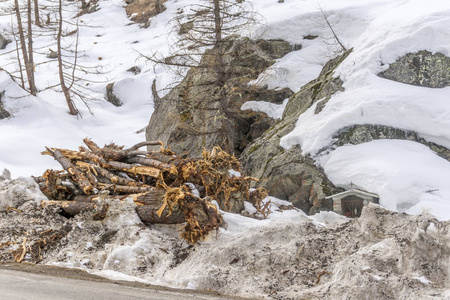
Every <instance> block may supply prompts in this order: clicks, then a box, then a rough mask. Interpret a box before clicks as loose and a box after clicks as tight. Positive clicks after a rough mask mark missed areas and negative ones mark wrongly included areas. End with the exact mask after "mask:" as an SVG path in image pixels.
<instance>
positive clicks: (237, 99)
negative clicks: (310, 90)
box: [146, 39, 292, 157]
mask: <svg viewBox="0 0 450 300" xmlns="http://www.w3.org/2000/svg"><path fill="white" fill-rule="evenodd" d="M221 47H224V48H223V49H220V51H223V52H224V53H225V55H224V61H225V65H226V66H227V67H226V71H225V74H226V75H225V77H226V78H225V84H224V85H223V86H222V87H219V86H217V85H216V84H214V82H212V81H211V78H215V73H214V70H211V68H206V67H204V68H203V67H202V66H208V65H212V64H211V61H210V60H212V59H214V56H213V55H209V54H210V53H207V55H205V56H204V58H203V60H202V62H201V64H200V68H193V69H191V70H190V71H189V72H188V73H187V75H186V77H185V78H184V79H183V81H182V82H181V83H180V84H179V85H177V86H176V87H175V88H173V89H172V90H171V91H170V92H169V93H168V94H167V95H166V96H165V97H164V98H162V99H155V111H154V113H153V115H152V117H151V120H150V124H149V126H148V127H147V134H146V137H147V140H160V141H162V142H163V143H165V144H168V145H170V147H171V148H172V150H174V151H175V152H176V153H185V154H187V155H189V156H192V157H195V156H199V155H200V154H201V153H202V151H203V149H204V148H206V149H207V150H211V149H212V148H213V147H214V146H220V147H221V148H222V149H224V150H225V151H227V152H228V153H234V154H236V155H239V154H240V153H241V152H242V151H243V149H244V148H245V147H246V146H247V145H248V144H249V143H250V142H251V141H253V140H254V139H255V138H257V137H259V136H260V135H261V134H262V133H263V132H264V131H266V130H267V129H269V127H270V126H272V125H273V124H274V123H275V120H273V119H271V118H269V117H268V116H267V115H266V114H265V113H262V112H255V111H251V110H244V111H242V110H241V109H240V108H241V106H242V105H243V104H244V103H245V102H247V101H250V100H253V101H254V100H264V101H268V102H272V103H277V104H279V103H282V102H283V100H284V99H286V98H288V97H290V96H291V95H292V92H291V91H290V90H289V89H282V90H270V89H267V88H264V87H257V86H251V85H249V84H248V83H249V82H250V81H251V80H252V79H256V78H257V77H258V75H259V74H260V73H261V72H262V71H264V70H265V69H266V68H268V67H269V66H270V65H271V64H273V63H274V62H275V59H278V58H280V57H282V56H284V55H285V54H287V53H288V52H290V51H291V50H292V47H291V45H290V44H289V43H287V42H285V41H282V40H268V41H267V40H258V41H251V40H249V39H238V40H228V42H226V43H223V45H221ZM224 103H225V107H226V108H225V109H222V107H223V106H222V105H224Z"/></svg>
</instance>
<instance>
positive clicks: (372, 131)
mask: <svg viewBox="0 0 450 300" xmlns="http://www.w3.org/2000/svg"><path fill="white" fill-rule="evenodd" d="M381 139H391V140H392V139H394V140H409V141H414V142H417V143H421V144H423V145H425V146H427V147H428V148H430V149H431V150H433V151H434V152H436V154H437V155H439V156H440V157H442V158H444V159H446V160H448V161H450V150H449V149H447V148H445V147H444V146H441V145H438V144H435V143H432V142H429V141H427V140H425V139H424V138H422V137H420V136H419V135H418V134H417V133H416V132H414V131H411V130H404V129H400V128H394V127H391V126H384V125H373V124H364V125H353V126H349V127H345V128H343V129H341V130H340V131H339V132H337V133H336V134H335V135H334V136H333V140H336V142H335V143H334V144H333V145H335V146H343V145H346V144H351V145H358V144H362V143H367V142H370V141H373V140H381Z"/></svg>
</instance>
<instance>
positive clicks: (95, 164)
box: [35, 139, 269, 243]
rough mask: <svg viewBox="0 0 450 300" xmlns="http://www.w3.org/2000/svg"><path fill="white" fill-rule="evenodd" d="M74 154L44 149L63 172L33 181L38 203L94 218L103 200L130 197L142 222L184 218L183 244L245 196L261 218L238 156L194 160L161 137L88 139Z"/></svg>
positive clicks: (264, 209) (264, 207) (216, 154)
mask: <svg viewBox="0 0 450 300" xmlns="http://www.w3.org/2000/svg"><path fill="white" fill-rule="evenodd" d="M84 143H85V145H86V146H87V148H86V147H84V146H81V147H79V151H73V150H67V149H58V148H47V150H46V151H44V152H42V154H44V155H51V156H53V157H54V158H55V159H56V160H57V161H58V162H59V163H60V164H61V166H62V167H63V169H64V170H62V171H55V170H47V171H46V172H45V173H44V174H43V176H41V177H38V178H35V180H36V182H38V184H39V186H40V188H41V191H42V192H43V193H44V194H45V195H46V196H47V198H48V199H49V200H46V201H43V202H42V203H41V206H42V207H45V206H49V205H59V206H60V207H61V209H62V210H63V211H64V213H65V214H67V215H69V216H74V215H76V214H78V213H79V212H81V211H83V210H92V211H96V213H95V214H94V219H96V220H102V219H104V218H106V217H107V215H108V207H109V206H108V201H109V200H110V199H119V200H124V199H127V198H128V199H130V198H131V199H132V200H133V202H134V203H135V204H136V212H137V214H138V216H139V217H140V219H141V220H142V222H143V223H145V224H156V223H162V224H181V223H185V226H184V228H183V231H182V233H181V236H182V237H183V238H184V239H186V241H188V242H189V243H195V242H197V241H198V240H201V239H202V238H204V237H205V236H206V235H207V234H208V233H209V232H210V231H212V230H217V229H218V228H219V226H220V225H221V224H222V223H223V218H222V216H221V214H220V213H219V211H218V210H217V207H216V206H215V205H214V204H213V203H212V201H213V200H216V201H217V203H218V205H219V207H220V209H221V210H223V211H227V212H234V213H238V212H240V211H242V210H243V209H244V201H251V202H252V203H253V204H254V205H255V207H256V208H257V210H258V212H259V213H260V215H262V216H267V214H268V211H269V209H268V204H267V202H266V203H263V202H262V200H263V199H264V198H265V197H267V192H266V191H265V190H263V189H259V190H256V191H253V192H250V191H249V187H250V182H251V180H254V179H253V178H250V177H245V176H241V175H240V173H239V170H240V164H239V161H238V160H237V159H236V158H235V157H234V156H231V155H229V154H228V153H226V152H224V151H222V150H221V149H220V148H218V147H217V148H214V149H213V150H212V151H211V152H207V151H204V152H203V155H202V157H201V158H196V159H183V158H180V157H178V156H176V155H175V153H173V152H172V151H170V149H169V148H164V147H163V146H162V143H161V142H142V143H139V144H137V145H135V146H133V147H131V148H128V149H124V147H123V146H117V145H115V144H110V145H105V146H104V147H103V148H100V147H99V146H98V145H97V144H95V143H94V142H93V141H91V140H89V139H84ZM147 145H161V150H160V151H141V150H139V148H141V147H144V146H147Z"/></svg>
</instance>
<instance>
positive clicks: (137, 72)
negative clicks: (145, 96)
mask: <svg viewBox="0 0 450 300" xmlns="http://www.w3.org/2000/svg"><path fill="white" fill-rule="evenodd" d="M127 72H131V73H133V74H134V75H137V74H139V73H141V68H139V67H138V66H134V67H131V68H129V69H128V70H127Z"/></svg>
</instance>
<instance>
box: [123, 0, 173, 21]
mask: <svg viewBox="0 0 450 300" xmlns="http://www.w3.org/2000/svg"><path fill="white" fill-rule="evenodd" d="M165 2H166V0H127V1H126V3H127V6H126V7H125V11H126V13H127V15H128V17H129V18H130V19H131V20H132V21H133V22H136V23H140V24H142V26H143V27H145V28H146V27H148V26H150V18H151V17H154V16H156V15H157V14H159V13H162V12H163V11H165V10H166V7H165V6H164V3H165Z"/></svg>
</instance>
